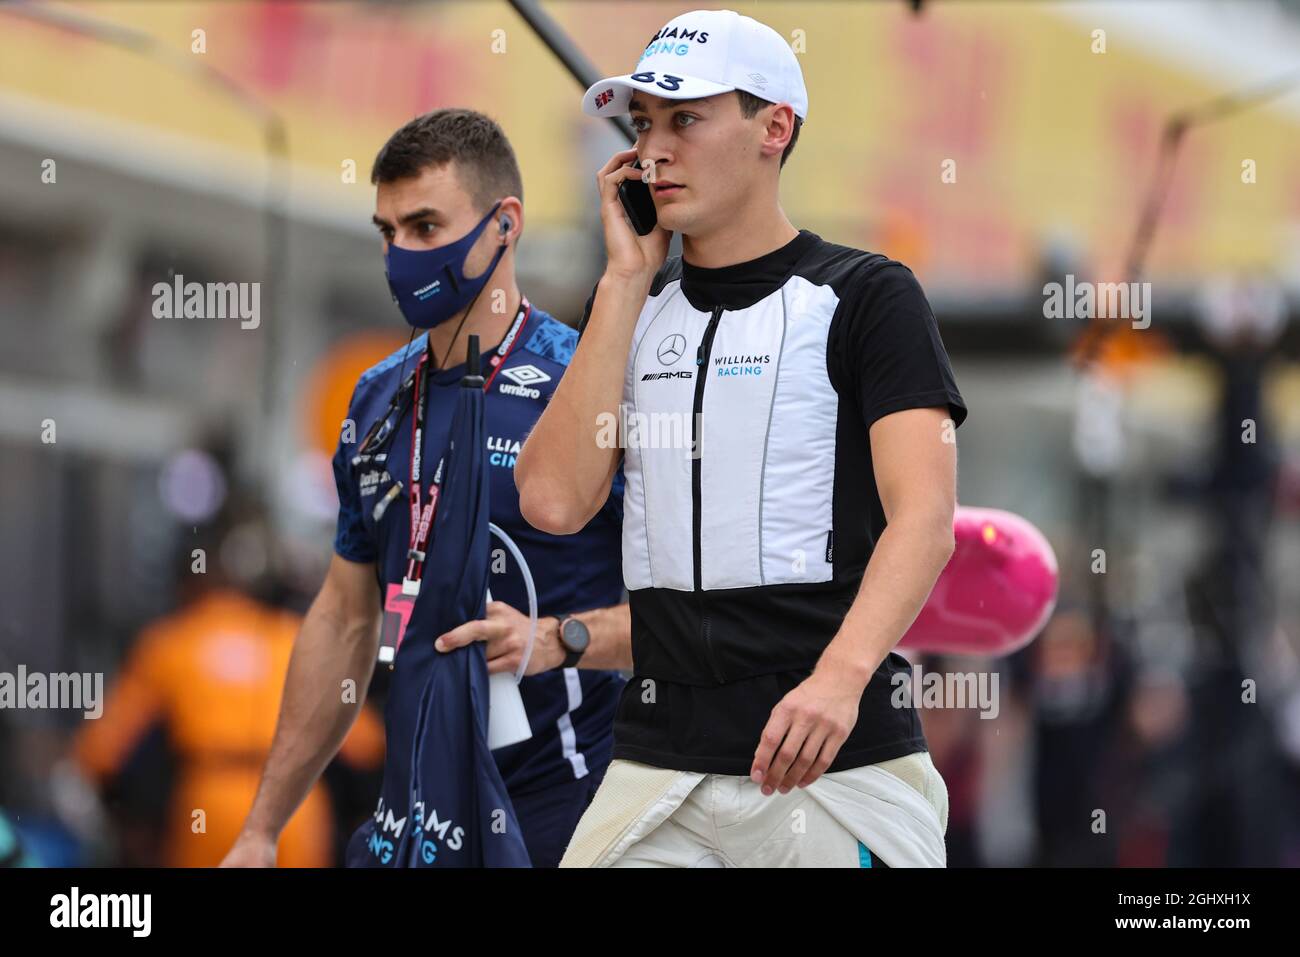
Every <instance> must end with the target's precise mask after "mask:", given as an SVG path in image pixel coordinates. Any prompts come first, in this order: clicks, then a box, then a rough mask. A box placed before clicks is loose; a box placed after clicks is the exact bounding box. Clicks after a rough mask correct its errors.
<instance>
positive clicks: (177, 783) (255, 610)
mask: <svg viewBox="0 0 1300 957" xmlns="http://www.w3.org/2000/svg"><path fill="white" fill-rule="evenodd" d="M224 539H225V536H221V537H220V538H217V537H216V536H214V537H213V538H212V539H210V540H209V541H211V542H212V543H213V544H215V545H216V547H215V548H206V549H204V550H203V561H204V566H205V567H203V568H201V569H200V570H199V573H196V574H191V575H188V576H184V577H183V578H182V579H181V583H182V603H181V607H180V608H179V609H178V610H177V611H175V612H174V613H172V614H170V615H167V616H166V617H164V618H162V619H160V620H159V621H156V622H154V623H153V624H152V625H150V626H149V627H148V628H147V629H146V630H145V631H144V633H143V634H142V635H141V636H140V638H139V639H138V640H137V641H136V642H135V644H134V645H133V646H132V648H131V650H130V652H129V653H128V655H127V658H126V661H125V662H124V664H123V666H122V668H121V670H120V671H119V672H118V674H117V677H116V679H115V681H114V684H113V686H112V688H111V690H110V692H109V697H108V700H107V703H106V704H105V707H104V713H103V716H102V717H101V718H100V719H99V720H96V721H87V722H85V725H84V727H83V729H82V730H81V732H80V734H79V735H78V736H77V738H76V742H75V748H74V753H75V756H76V759H77V761H78V763H79V765H80V766H81V768H82V769H83V770H84V771H85V772H86V773H87V774H88V775H89V776H90V777H91V778H92V779H93V780H94V782H95V783H96V784H97V785H98V786H99V788H100V790H101V791H103V792H105V793H110V794H111V793H114V791H115V788H116V785H117V783H118V779H119V776H120V775H121V774H122V773H123V772H124V771H125V770H126V769H128V768H129V767H130V766H131V761H132V758H133V757H134V756H135V754H136V752H137V750H138V749H139V748H140V747H141V746H147V744H148V742H149V741H150V738H151V733H152V732H153V731H155V730H159V729H160V730H161V731H162V732H163V733H164V735H165V737H166V744H167V748H168V751H169V752H170V753H171V754H172V755H173V756H174V759H175V775H174V784H173V787H172V789H171V793H170V796H169V798H168V800H167V801H166V802H165V810H164V811H163V812H162V814H163V819H162V820H144V821H134V822H133V821H131V820H119V827H120V833H121V834H122V835H123V837H124V838H125V840H124V844H125V845H126V847H125V853H126V857H127V859H128V861H129V862H131V863H160V864H163V865H165V866H170V867H213V866H216V865H217V864H219V863H220V862H221V859H222V857H223V856H224V855H225V853H226V851H227V850H229V848H230V845H231V844H232V843H233V842H234V840H235V838H236V836H237V835H238V834H239V830H240V826H241V824H242V823H243V820H244V817H245V815H246V814H247V813H248V809H249V807H251V806H252V803H253V795H254V794H255V793H256V791H257V782H258V778H259V772H260V771H261V767H262V763H263V762H264V761H265V760H266V755H267V753H268V752H269V751H270V748H271V740H272V736H273V734H274V731H275V719H276V714H277V713H278V711H279V707H280V695H281V691H282V690H283V688H284V677H285V673H286V672H287V671H288V668H289V658H290V655H291V653H292V651H293V640H294V636H295V635H296V634H297V633H298V630H299V629H300V628H301V626H302V619H301V617H300V616H298V615H296V614H294V613H292V612H289V611H287V610H284V609H282V608H278V607H275V606H273V605H269V604H267V603H265V602H263V601H260V600H258V599H257V598H254V597H253V596H252V595H251V594H248V593H247V592H246V591H244V590H242V589H240V588H239V587H237V586H236V584H235V582H234V581H233V580H232V576H230V575H228V574H226V572H225V571H224V568H223V562H222V559H221V555H222V553H223V549H222V547H221V544H220V543H221V541H222V540H224ZM205 540H206V539H205ZM191 544H192V542H190V543H187V545H186V553H187V558H188V554H189V550H190V545H191ZM209 556H210V558H209ZM195 560H197V559H195ZM209 560H210V561H211V563H212V564H211V565H210V566H207V561H209ZM259 564H260V563H259ZM383 755H384V739H383V725H382V723H381V721H380V719H379V717H378V716H377V715H376V714H375V713H374V711H373V709H370V708H363V709H361V711H360V712H359V713H358V716H357V721H356V724H355V725H353V727H352V730H351V732H350V733H349V734H348V736H347V737H346V738H345V739H344V741H343V745H342V748H341V749H340V752H339V756H340V759H341V760H342V761H343V762H345V763H347V764H349V765H352V766H354V767H357V768H359V769H366V768H370V769H373V768H376V767H378V766H379V765H380V764H381V763H382V761H383ZM128 803H130V802H128ZM116 805H117V802H115V801H114V802H110V806H111V808H112V809H113V810H115V811H118V812H120V814H119V816H121V815H122V814H124V815H125V816H126V817H128V818H129V817H130V816H131V814H132V810H131V809H130V808H125V807H118V806H116ZM137 816H138V815H137ZM143 834H147V835H149V836H150V837H152V838H155V839H156V841H157V846H156V847H150V846H145V845H144V844H143V843H141V841H138V840H136V841H133V840H132V835H136V836H137V837H139V836H141V835H143ZM334 843H335V828H334V820H333V809H332V806H331V801H330V798H329V795H328V794H327V793H326V789H325V787H324V786H323V785H316V786H314V787H313V788H312V789H311V790H310V791H309V792H308V794H307V796H306V798H305V799H304V801H303V803H302V805H301V807H300V808H299V809H298V810H297V812H296V813H295V814H294V815H293V817H292V818H291V819H290V820H289V821H288V823H287V825H286V826H285V828H284V832H283V834H282V837H281V841H280V856H279V863H280V864H281V865H283V866H285V867H324V866H329V865H330V864H332V863H333V862H334V860H335V847H334ZM154 853H156V854H157V860H150V859H149V858H148V857H145V859H143V860H138V859H137V860H132V858H134V857H136V856H137V855H141V854H143V855H152V854H154Z"/></svg>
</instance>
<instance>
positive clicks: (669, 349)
mask: <svg viewBox="0 0 1300 957" xmlns="http://www.w3.org/2000/svg"><path fill="white" fill-rule="evenodd" d="M685 351H686V337H685V336H684V335H682V334H681V333H679V332H675V333H673V334H672V335H671V336H668V337H667V338H665V339H664V341H663V342H661V343H659V352H658V353H657V355H658V356H659V361H660V362H662V363H663V364H664V365H666V366H670V365H672V364H673V363H674V362H676V361H677V360H678V359H680V358H681V357H682V353H684V352H685Z"/></svg>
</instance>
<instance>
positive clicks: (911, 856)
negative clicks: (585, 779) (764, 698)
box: [560, 751, 948, 868]
mask: <svg viewBox="0 0 1300 957" xmlns="http://www.w3.org/2000/svg"><path fill="white" fill-rule="evenodd" d="M947 829H948V790H947V787H946V786H945V785H944V782H943V777H942V776H941V775H940V774H939V771H938V769H937V768H935V766H934V762H933V761H931V759H930V755H929V754H928V753H927V752H925V751H918V752H916V753H914V754H909V755H906V756H904V757H901V758H894V759H892V760H889V761H882V762H880V763H879V764H871V765H864V766H863V767H859V768H851V769H849V770H847V771H836V772H834V773H830V774H823V775H822V776H821V777H820V778H818V779H817V780H816V781H814V782H813V783H812V784H811V785H809V786H808V787H807V788H794V789H793V790H791V792H790V793H789V794H781V793H780V792H776V793H773V794H771V795H769V796H764V795H763V793H762V791H761V789H760V787H759V785H757V784H755V783H754V782H753V781H751V780H750V779H749V778H747V777H743V776H738V775H725V774H701V773H699V772H689V771H673V770H668V769H664V768H655V767H650V766H649V765H645V764H639V763H637V762H634V761H625V760H621V759H619V760H615V761H613V762H611V763H610V766H609V769H608V770H607V771H606V772H605V778H604V781H603V782H602V783H601V786H600V788H599V790H598V791H597V792H596V796H595V797H594V798H593V799H592V802H591V806H590V807H588V808H587V812H586V813H585V814H584V815H583V816H582V820H581V821H579V822H578V827H577V830H576V832H575V833H574V835H573V839H572V840H571V841H570V842H569V847H568V850H567V851H566V852H565V855H564V859H563V861H561V863H560V866H561V867H616V866H624V867H636V866H649V867H654V866H661V867H664V866H666V867H727V866H732V867H780V866H789V867H858V866H867V865H866V862H867V861H869V860H870V859H871V858H873V857H874V858H875V859H878V860H880V861H883V862H884V863H885V864H887V865H889V866H890V867H891V868H892V867H944V866H946V863H947V854H946V851H945V848H944V840H943V838H944V834H945V833H946V831H947ZM859 843H860V844H861V845H864V846H865V848H867V849H869V852H864V851H863V850H862V849H861V848H859V846H858V845H859Z"/></svg>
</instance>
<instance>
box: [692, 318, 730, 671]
mask: <svg viewBox="0 0 1300 957" xmlns="http://www.w3.org/2000/svg"><path fill="white" fill-rule="evenodd" d="M721 319H722V307H721V306H715V307H714V309H713V315H712V316H711V317H710V318H709V324H708V326H707V327H706V328H705V330H704V338H703V339H701V340H700V345H699V348H698V349H696V350H695V369H696V372H695V405H694V408H693V409H692V414H691V450H692V452H693V453H694V455H693V457H692V458H691V523H692V531H693V532H694V535H693V536H692V550H693V558H694V562H695V595H696V599H697V600H698V601H699V604H700V638H701V640H702V641H703V643H704V656H705V658H707V659H708V662H709V668H710V669H712V671H713V677H714V678H715V679H716V680H717V681H718V683H719V684H721V683H722V682H723V681H724V679H723V677H722V671H721V669H720V668H718V662H717V659H716V658H714V657H713V640H712V638H711V637H710V635H709V615H708V611H707V606H706V605H705V600H704V585H703V582H704V574H703V572H702V570H701V554H702V548H701V545H700V535H701V532H700V530H701V517H700V501H701V498H702V496H701V492H700V488H701V482H702V476H703V468H702V464H701V463H702V453H703V449H702V448H701V446H700V439H701V435H700V415H701V414H702V412H703V410H704V380H705V379H706V378H707V377H708V374H709V370H708V363H709V356H710V354H711V353H712V351H713V337H714V335H715V334H716V333H717V331H718V322H719V321H720V320H721Z"/></svg>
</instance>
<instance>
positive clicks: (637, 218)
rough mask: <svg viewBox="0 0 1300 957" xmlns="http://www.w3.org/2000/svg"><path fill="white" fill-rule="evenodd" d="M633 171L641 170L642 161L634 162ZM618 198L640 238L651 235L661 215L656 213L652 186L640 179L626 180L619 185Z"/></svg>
mask: <svg viewBox="0 0 1300 957" xmlns="http://www.w3.org/2000/svg"><path fill="white" fill-rule="evenodd" d="M632 167H633V169H641V161H640V160H639V159H638V160H634V161H633V162H632ZM618 198H619V201H620V202H621V203H622V204H623V211H624V212H626V213H627V218H628V222H630V223H631V224H632V229H634V230H635V231H636V234H637V235H638V236H646V235H649V233H650V232H651V230H653V229H654V228H655V226H656V225H657V224H658V223H659V214H658V213H657V212H655V201H654V197H653V196H651V195H650V186H649V184H647V183H643V182H642V181H641V180H639V179H625V180H623V182H621V183H619V184H618Z"/></svg>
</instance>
